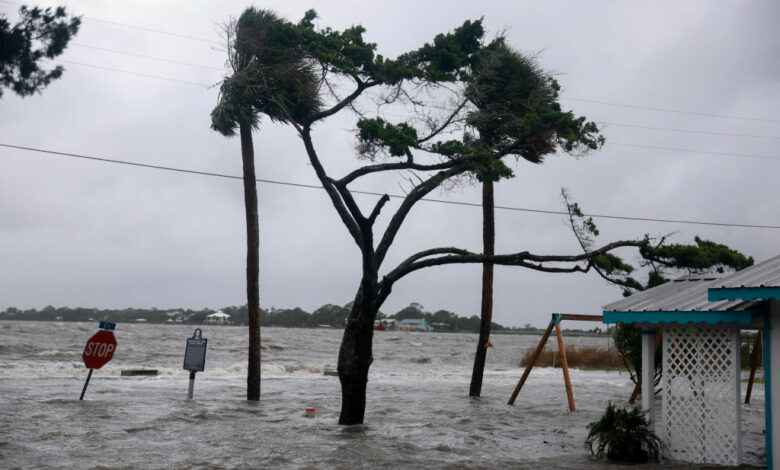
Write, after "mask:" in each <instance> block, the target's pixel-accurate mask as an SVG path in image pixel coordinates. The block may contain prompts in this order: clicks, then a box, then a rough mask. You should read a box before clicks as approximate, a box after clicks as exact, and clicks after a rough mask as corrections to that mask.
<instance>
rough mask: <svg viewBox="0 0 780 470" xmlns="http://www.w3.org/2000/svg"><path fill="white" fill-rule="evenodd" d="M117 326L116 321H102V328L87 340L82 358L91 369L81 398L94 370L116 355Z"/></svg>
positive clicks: (81, 398) (82, 397)
mask: <svg viewBox="0 0 780 470" xmlns="http://www.w3.org/2000/svg"><path fill="white" fill-rule="evenodd" d="M115 327H116V323H109V322H104V321H102V322H100V330H98V332H97V333H95V334H94V335H92V337H91V338H89V340H87V345H86V346H85V347H84V352H83V353H82V355H81V358H82V359H83V360H84V365H85V366H86V367H87V368H88V369H89V374H87V380H86V382H84V388H83V389H82V390H81V396H80V397H79V400H83V399H84V394H85V393H86V392H87V385H89V379H91V378H92V371H93V370H94V369H100V368H101V367H103V366H104V365H106V363H108V361H110V360H111V358H112V357H114V352H115V351H116V338H114V333H112V330H113V329H114V328H115Z"/></svg>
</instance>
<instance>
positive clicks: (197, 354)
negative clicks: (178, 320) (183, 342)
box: [184, 328, 208, 399]
mask: <svg viewBox="0 0 780 470" xmlns="http://www.w3.org/2000/svg"><path fill="white" fill-rule="evenodd" d="M207 342H208V340H207V339H206V338H204V337H203V333H202V332H201V331H200V328H195V332H194V333H193V334H192V338H187V349H186V350H185V351H184V369H185V370H188V371H190V388H189V390H188V391H187V398H189V399H192V392H193V390H194V389H195V372H202V371H203V369H204V367H205V365H206V343H207Z"/></svg>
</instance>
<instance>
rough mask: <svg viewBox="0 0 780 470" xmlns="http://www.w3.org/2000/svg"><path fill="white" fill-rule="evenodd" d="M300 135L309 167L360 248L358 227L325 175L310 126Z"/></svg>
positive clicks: (305, 127)
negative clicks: (312, 168)
mask: <svg viewBox="0 0 780 470" xmlns="http://www.w3.org/2000/svg"><path fill="white" fill-rule="evenodd" d="M300 133H301V138H302V139H303V144H304V146H305V147H306V153H307V154H308V155H309V162H311V165H312V166H313V167H314V171H315V173H316V174H317V178H319V180H320V183H322V187H323V188H325V192H327V193H328V196H330V201H331V203H333V207H334V208H335V209H336V212H337V213H338V214H339V217H341V221H342V222H344V225H345V226H346V227H347V230H349V233H350V235H352V238H353V239H354V240H355V243H357V245H358V246H362V243H363V242H362V237H361V233H360V226H359V225H358V223H357V222H356V220H355V219H354V218H353V216H352V214H350V211H349V210H348V209H347V207H346V206H345V205H344V201H343V200H342V198H341V195H340V194H339V192H338V191H337V190H336V187H335V186H334V184H333V180H331V179H330V178H329V177H328V175H327V173H325V169H324V168H323V167H322V164H321V163H320V159H319V157H318V156H317V152H316V151H315V150H314V144H313V143H312V140H311V125H310V124H305V125H304V126H303V128H301V130H300Z"/></svg>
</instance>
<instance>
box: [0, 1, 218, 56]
mask: <svg viewBox="0 0 780 470" xmlns="http://www.w3.org/2000/svg"><path fill="white" fill-rule="evenodd" d="M0 3H6V4H8V5H16V6H18V7H21V6H26V5H24V4H22V3H17V2H11V1H8V0H0ZM39 8H40V7H39ZM81 18H82V19H85V20H88V21H94V22H96V23H105V24H110V25H112V26H120V27H122V28H129V29H137V30H139V31H146V32H148V33H156V34H163V35H165V36H173V37H176V38H181V39H190V40H192V41H200V42H207V43H211V44H217V45H219V46H224V45H225V44H224V43H222V42H219V41H214V40H213V39H206V38H200V37H197V36H188V35H186V34H178V33H171V32H168V31H161V30H159V29H153V28H145V27H143V26H135V25H132V24H127V23H120V22H118V21H108V20H101V19H100V18H92V17H89V16H82V17H81Z"/></svg>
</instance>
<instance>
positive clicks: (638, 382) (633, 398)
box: [628, 375, 642, 405]
mask: <svg viewBox="0 0 780 470" xmlns="http://www.w3.org/2000/svg"><path fill="white" fill-rule="evenodd" d="M640 390H642V376H641V375H640V376H638V377H637V379H636V385H635V386H634V391H633V392H631V398H629V399H628V404H629V405H633V404H634V403H636V397H638V396H639V391H640Z"/></svg>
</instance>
